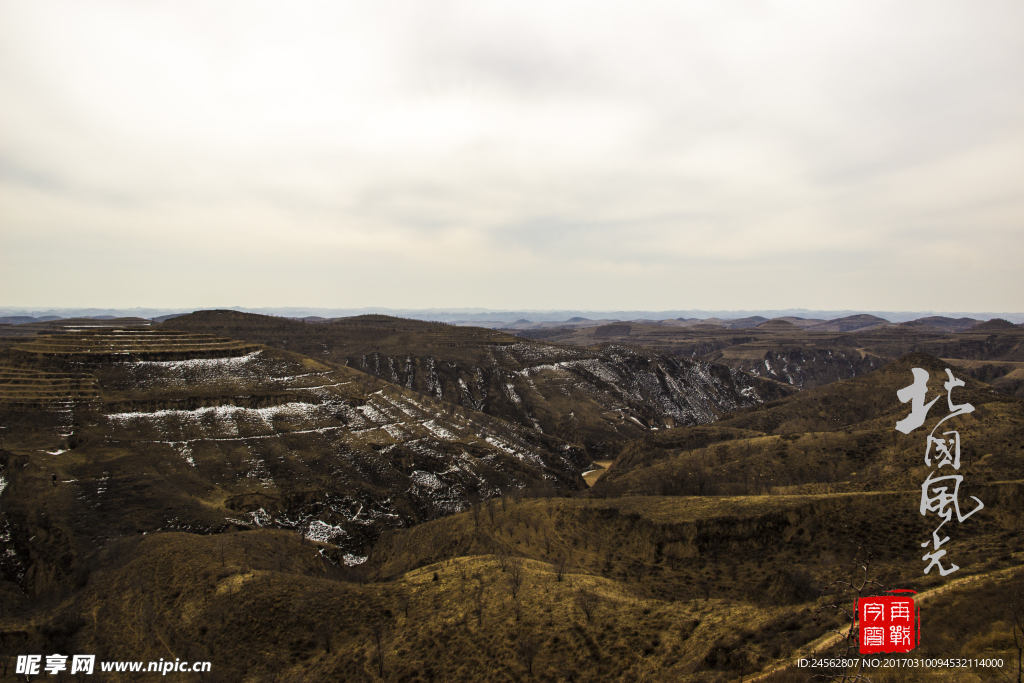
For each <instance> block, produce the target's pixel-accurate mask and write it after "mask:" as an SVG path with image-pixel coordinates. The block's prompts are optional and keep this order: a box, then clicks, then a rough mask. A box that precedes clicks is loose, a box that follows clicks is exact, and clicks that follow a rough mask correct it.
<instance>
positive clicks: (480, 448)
mask: <svg viewBox="0 0 1024 683" xmlns="http://www.w3.org/2000/svg"><path fill="white" fill-rule="evenodd" d="M2 363H3V365H2V366H0V424H3V426H4V430H3V432H0V435H2V436H0V438H2V439H3V448H4V449H5V451H6V452H9V453H11V454H13V456H11V460H13V462H14V463H15V464H13V465H12V464H10V463H9V464H8V465H7V466H6V469H7V471H8V472H9V473H12V474H11V475H10V481H11V486H14V487H16V488H18V489H20V490H21V491H22V494H21V495H20V496H19V497H18V499H17V500H16V501H15V502H14V503H13V504H11V505H10V506H8V507H7V509H6V512H7V513H8V514H9V515H12V516H13V517H19V516H23V517H22V519H27V518H28V517H30V516H31V515H32V514H34V513H32V509H33V506H35V505H37V503H38V501H39V499H40V498H39V497H40V496H45V497H46V499H48V500H50V504H49V505H50V509H51V510H52V514H54V515H55V516H56V517H57V518H59V519H61V520H62V521H63V523H65V524H67V526H68V528H71V529H74V530H75V533H74V534H73V536H74V537H75V539H76V542H77V543H79V544H81V543H84V544H85V545H84V546H79V547H75V548H63V549H61V550H58V549H56V548H55V549H54V553H55V558H56V557H59V556H61V555H62V554H64V553H67V552H68V551H69V550H70V551H72V552H73V553H80V552H87V550H88V547H89V546H90V544H93V543H101V542H102V540H104V539H106V538H109V537H111V536H112V535H116V534H118V533H125V532H130V531H147V530H149V531H156V530H188V531H195V532H202V533H209V532H212V531H218V530H225V529H228V528H231V527H239V528H248V527H274V528H288V529H302V530H303V533H304V534H306V535H308V536H309V537H310V538H315V539H317V540H319V541H323V542H330V543H332V544H333V545H334V546H337V547H338V548H340V550H341V551H342V554H343V556H344V558H345V559H346V561H348V562H350V563H357V562H358V561H359V558H360V557H361V555H360V553H361V552H363V553H364V552H365V551H364V550H363V549H364V548H366V547H368V546H369V544H372V542H373V540H374V539H375V538H376V537H377V535H379V533H380V532H381V531H382V530H383V529H386V528H393V527H398V526H406V525H410V524H415V523H417V522H419V521H423V520H425V519H431V518H433V517H436V516H438V515H442V514H447V513H450V512H455V511H458V510H461V509H464V508H466V507H467V506H468V505H469V504H470V501H471V500H475V499H479V498H485V497H491V496H494V495H497V494H499V493H500V492H502V491H508V490H515V489H522V488H525V487H538V486H548V487H556V488H561V489H582V488H584V487H585V486H586V485H585V483H584V481H583V479H582V477H581V476H580V475H581V473H582V472H583V471H584V470H585V469H586V466H587V465H588V464H589V459H588V458H587V457H586V456H585V454H584V453H583V452H582V451H581V450H580V449H578V448H573V447H572V446H570V445H568V444H565V443H564V442H562V441H560V440H558V439H555V438H552V437H548V436H545V435H543V434H539V433H537V432H534V431H533V430H529V429H526V428H523V427H521V426H518V425H514V424H511V423H507V422H504V421H502V420H499V419H495V418H493V417H489V416H487V415H484V414H481V413H477V412H473V411H471V410H466V409H465V408H462V407H461V406H456V405H452V404H447V403H444V402H442V401H439V400H437V399H436V398H431V397H425V396H423V395H421V394H418V393H416V392H414V391H411V390H408V389H403V388H400V387H397V386H394V385H392V384H389V383H386V382H383V381H381V380H377V379H375V378H373V377H370V376H368V375H366V374H364V373H362V372H359V371H358V370H354V369H351V368H345V367H340V366H337V365H334V364H332V363H329V362H323V361H319V360H314V359H311V358H308V357H305V356H300V355H298V354H294V353H290V352H287V351H280V350H276V349H267V348H265V347H262V346H260V345H257V344H252V343H247V342H237V341H233V340H230V339H226V338H221V337H215V336H212V335H204V334H192V333H188V332H181V331H160V330H152V329H117V328H108V329H100V330H89V331H84V332H77V333H64V334H56V335H50V336H45V337H42V336H41V337H38V338H35V339H32V340H31V341H28V342H26V343H23V344H21V345H18V346H16V347H14V348H11V349H8V350H6V351H4V352H3V353H2ZM17 463H26V464H28V463H30V464H31V471H32V472H33V473H34V475H30V474H29V473H28V471H26V472H25V473H24V478H23V475H22V472H21V471H20V470H21V469H23V468H22V467H21V465H19V464H17ZM44 472H45V473H47V475H48V478H52V479H53V482H52V485H50V484H47V483H45V481H46V480H44V479H35V478H34V477H38V476H39V474H40V473H44ZM51 489H52V490H51ZM5 500H6V499H5ZM114 510H117V512H116V514H113V511H114ZM30 528H31V525H30V524H24V525H17V526H16V531H15V532H14V533H13V535H12V537H11V539H10V548H11V550H12V552H14V554H15V555H18V556H21V557H23V559H24V562H23V563H22V567H21V570H18V571H20V572H21V573H22V574H24V572H26V571H28V567H29V565H30V564H32V563H30V562H29V560H28V554H27V550H26V548H27V541H28V539H27V536H28V532H27V529H30ZM17 529H25V530H26V531H25V532H24V533H22V532H20V531H18V530H17ZM19 534H21V535H24V536H25V537H24V538H20V537H19ZM44 555H45V553H44ZM33 566H36V567H37V569H36V570H34V571H37V572H38V571H42V569H40V567H43V566H47V567H49V568H48V569H47V570H46V571H47V572H48V574H47V575H48V576H49V577H50V578H47V579H46V580H45V581H47V582H48V581H51V580H53V577H54V576H59V575H60V574H61V571H63V570H62V569H61V562H60V561H58V560H56V559H54V560H53V562H52V563H47V562H45V561H44V562H42V564H40V562H39V561H38V560H37V561H36V562H35V564H34V565H33ZM40 580H42V579H40Z"/></svg>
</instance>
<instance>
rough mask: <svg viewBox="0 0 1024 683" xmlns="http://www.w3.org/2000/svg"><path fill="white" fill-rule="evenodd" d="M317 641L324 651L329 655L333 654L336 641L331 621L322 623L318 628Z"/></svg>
mask: <svg viewBox="0 0 1024 683" xmlns="http://www.w3.org/2000/svg"><path fill="white" fill-rule="evenodd" d="M316 640H317V642H318V643H319V644H320V647H322V648H323V649H324V652H326V653H327V654H330V653H331V644H332V642H333V640H334V628H333V627H332V626H331V623H330V622H329V621H322V622H320V624H319V625H318V626H317V627H316Z"/></svg>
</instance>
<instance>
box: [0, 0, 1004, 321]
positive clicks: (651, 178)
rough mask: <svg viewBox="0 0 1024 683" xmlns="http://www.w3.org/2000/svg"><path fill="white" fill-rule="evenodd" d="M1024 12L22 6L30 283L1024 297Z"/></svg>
mask: <svg viewBox="0 0 1024 683" xmlns="http://www.w3.org/2000/svg"><path fill="white" fill-rule="evenodd" d="M1022 26H1024V3H1021V2H1019V0H986V1H985V2H980V3H966V2H962V1H960V0H958V1H957V2H947V1H945V0H927V1H922V2H903V1H900V0H895V1H894V0H884V1H879V2H874V1H871V0H857V1H855V2H841V1H840V2H827V3H822V2H773V1H766V2H746V1H740V0H737V1H732V2H710V1H708V2H644V1H642V0H641V1H634V2H630V3H621V2H619V3H602V2H594V1H593V0H588V1H587V2H556V1H553V0H545V1H543V2H531V1H529V0H519V1H517V2H514V3H511V2H501V3H498V2H489V1H487V0H472V1H467V2H435V1H433V0H414V1H410V2H387V1H381V2H369V3H367V2H358V3H356V2H351V3H348V2H323V3H320V2H301V1H296V2H260V1H259V0H244V1H243V2H211V1H206V0H204V1H202V2H190V1H188V0H176V1H174V2H158V1H152V2H137V1H134V0H133V1H131V2H106V1H103V0H90V2H87V3H83V2H80V1H74V2H54V1H51V0H31V1H29V2H11V1H9V0H0V304H2V305H6V306H36V307H43V306H66V307H74V306H94V307H134V306H147V307H212V306H228V305H231V306H250V307H257V306H310V307H367V306H380V307H391V308H443V307H484V308H491V309H540V310H544V309H579V310H616V309H626V310H668V309H748V310H750V309H781V308H812V309H828V310H835V309H852V310H858V309H860V310H876V311H886V310H911V311H912V310H929V311H1015V312H1016V311H1021V310H1024V297H1022V296H1021V292H1024V267H1022V265H1021V264H1022V263H1024V31H1022V30H1021V27H1022Z"/></svg>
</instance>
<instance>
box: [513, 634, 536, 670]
mask: <svg viewBox="0 0 1024 683" xmlns="http://www.w3.org/2000/svg"><path fill="white" fill-rule="evenodd" d="M539 654H540V640H538V639H537V638H536V637H535V636H533V635H531V634H529V633H524V634H522V635H520V636H519V637H518V638H516V656H517V657H518V658H519V661H520V662H522V664H523V666H525V667H526V670H527V671H528V672H529V673H530V674H531V675H532V674H533V660H535V659H537V655H539Z"/></svg>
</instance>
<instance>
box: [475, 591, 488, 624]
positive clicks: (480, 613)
mask: <svg viewBox="0 0 1024 683" xmlns="http://www.w3.org/2000/svg"><path fill="white" fill-rule="evenodd" d="M485 605H486V600H485V598H484V583H483V581H481V582H480V583H478V584H477V587H476V590H474V591H473V614H475V615H476V625H477V626H483V625H484V606H485Z"/></svg>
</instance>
